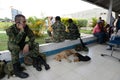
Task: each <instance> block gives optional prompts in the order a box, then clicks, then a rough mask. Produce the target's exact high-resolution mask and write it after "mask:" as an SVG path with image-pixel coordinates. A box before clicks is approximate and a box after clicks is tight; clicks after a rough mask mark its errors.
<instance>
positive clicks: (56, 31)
mask: <svg viewBox="0 0 120 80" xmlns="http://www.w3.org/2000/svg"><path fill="white" fill-rule="evenodd" d="M47 32H48V35H49V36H50V37H51V38H50V39H46V42H63V41H64V40H65V26H64V24H63V23H62V22H61V18H60V17H59V16H56V17H55V23H54V24H53V25H52V26H51V30H48V31H47Z"/></svg>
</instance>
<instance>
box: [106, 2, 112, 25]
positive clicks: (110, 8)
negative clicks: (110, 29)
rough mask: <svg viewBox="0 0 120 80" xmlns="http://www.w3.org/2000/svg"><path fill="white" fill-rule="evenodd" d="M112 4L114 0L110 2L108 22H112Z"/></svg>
mask: <svg viewBox="0 0 120 80" xmlns="http://www.w3.org/2000/svg"><path fill="white" fill-rule="evenodd" d="M112 4H113V0H110V4H109V10H108V14H107V20H106V21H107V24H110V18H111V14H112Z"/></svg>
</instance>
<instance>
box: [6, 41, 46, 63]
mask: <svg viewBox="0 0 120 80" xmlns="http://www.w3.org/2000/svg"><path fill="white" fill-rule="evenodd" d="M23 47H24V46H23ZM8 49H9V50H10V52H11V58H12V63H13V64H14V63H17V62H18V61H19V53H20V52H21V51H22V50H21V48H20V46H19V45H15V44H13V43H8ZM28 55H29V56H30V57H38V56H42V57H43V59H45V60H46V55H45V54H43V53H40V52H39V44H38V43H35V42H34V43H33V44H31V45H29V54H28Z"/></svg>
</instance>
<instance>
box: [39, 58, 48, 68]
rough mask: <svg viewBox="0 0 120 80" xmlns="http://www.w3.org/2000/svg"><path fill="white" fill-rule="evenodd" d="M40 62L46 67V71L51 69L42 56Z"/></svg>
mask: <svg viewBox="0 0 120 80" xmlns="http://www.w3.org/2000/svg"><path fill="white" fill-rule="evenodd" d="M38 60H39V61H40V63H41V64H43V65H44V66H45V69H46V70H48V69H50V66H49V65H48V64H47V63H46V61H45V60H44V59H43V58H42V57H41V56H38Z"/></svg>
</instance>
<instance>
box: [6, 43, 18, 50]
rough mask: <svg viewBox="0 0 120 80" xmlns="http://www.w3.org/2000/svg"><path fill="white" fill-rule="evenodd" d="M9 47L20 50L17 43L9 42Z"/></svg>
mask: <svg viewBox="0 0 120 80" xmlns="http://www.w3.org/2000/svg"><path fill="white" fill-rule="evenodd" d="M8 48H9V50H16V51H17V50H18V51H20V47H19V46H18V45H16V44H9V46H8Z"/></svg>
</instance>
